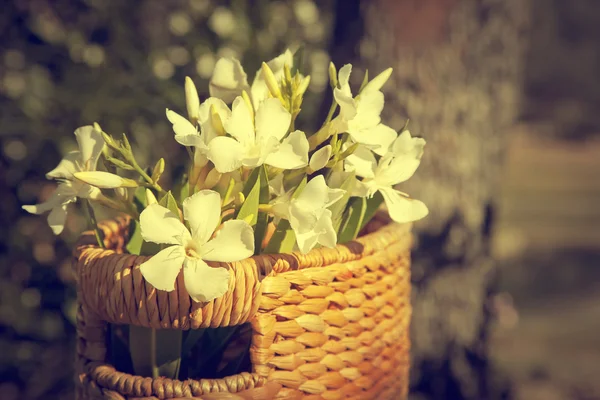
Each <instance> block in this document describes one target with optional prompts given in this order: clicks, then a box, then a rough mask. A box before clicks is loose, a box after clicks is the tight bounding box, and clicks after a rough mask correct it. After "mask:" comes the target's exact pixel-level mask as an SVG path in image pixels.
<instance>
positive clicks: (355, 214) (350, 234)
mask: <svg viewBox="0 0 600 400" xmlns="http://www.w3.org/2000/svg"><path fill="white" fill-rule="evenodd" d="M366 210H367V199H366V198H364V197H355V198H353V199H352V200H351V201H350V205H349V207H348V208H347V209H346V213H345V214H346V215H345V219H344V223H343V224H342V229H341V231H340V234H339V236H338V243H346V242H349V241H351V240H353V239H355V238H356V236H358V232H359V230H360V227H361V225H362V221H363V218H364V216H365V212H366Z"/></svg>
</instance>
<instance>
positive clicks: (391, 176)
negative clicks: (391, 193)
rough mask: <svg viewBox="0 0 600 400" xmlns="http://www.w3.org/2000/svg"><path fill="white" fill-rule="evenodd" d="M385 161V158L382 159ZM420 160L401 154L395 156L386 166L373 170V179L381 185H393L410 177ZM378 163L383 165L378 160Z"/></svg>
mask: <svg viewBox="0 0 600 400" xmlns="http://www.w3.org/2000/svg"><path fill="white" fill-rule="evenodd" d="M382 161H384V162H385V161H386V160H382ZM420 164H421V160H420V159H418V158H414V157H411V156H406V155H402V156H400V157H395V158H393V159H392V160H391V162H389V164H388V165H387V167H385V166H382V167H380V168H377V170H376V171H375V181H377V184H379V185H381V186H393V185H397V184H399V183H401V182H404V181H407V180H408V179H410V178H411V177H412V176H413V175H414V173H415V172H416V170H417V168H419V165H420ZM380 165H385V164H383V163H382V162H381V161H380Z"/></svg>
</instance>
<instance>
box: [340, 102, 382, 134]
mask: <svg viewBox="0 0 600 400" xmlns="http://www.w3.org/2000/svg"><path fill="white" fill-rule="evenodd" d="M357 103H358V104H357V107H356V116H355V117H354V118H353V119H352V121H350V122H349V123H348V133H350V134H353V133H355V132H359V131H361V130H363V129H371V128H374V127H375V126H376V125H377V124H379V122H381V117H380V115H381V111H382V110H383V105H384V98H383V93H381V92H379V91H372V92H366V93H362V94H361V95H360V99H359V100H358V101H357Z"/></svg>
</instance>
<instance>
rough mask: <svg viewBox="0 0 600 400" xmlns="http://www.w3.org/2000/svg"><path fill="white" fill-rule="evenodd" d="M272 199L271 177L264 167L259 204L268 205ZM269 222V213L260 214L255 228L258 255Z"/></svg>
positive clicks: (260, 180) (255, 245) (261, 176)
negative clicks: (270, 190) (270, 191)
mask: <svg viewBox="0 0 600 400" xmlns="http://www.w3.org/2000/svg"><path fill="white" fill-rule="evenodd" d="M270 198H271V195H270V193H269V177H268V174H267V168H266V166H265V165H263V166H262V167H260V179H259V194H258V203H259V204H268V203H269V200H270ZM257 208H258V206H257ZM268 222H269V216H268V215H267V213H264V212H259V213H258V215H257V218H256V226H255V227H254V249H255V252H256V254H259V253H260V252H261V246H262V241H263V238H264V237H265V233H266V231H267V223H268Z"/></svg>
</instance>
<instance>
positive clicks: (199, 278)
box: [183, 258, 230, 302]
mask: <svg viewBox="0 0 600 400" xmlns="http://www.w3.org/2000/svg"><path fill="white" fill-rule="evenodd" d="M229 275H230V273H229V271H228V270H227V269H225V268H219V267H216V268H212V267H210V266H209V265H208V264H206V263H205V262H204V261H202V260H194V259H190V258H188V259H186V260H185V267H184V268H183V281H184V283H185V289H186V290H187V292H188V294H189V295H190V297H191V298H192V300H194V301H197V302H207V301H212V300H214V299H216V298H218V297H221V296H223V295H224V294H225V293H227V289H229Z"/></svg>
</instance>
